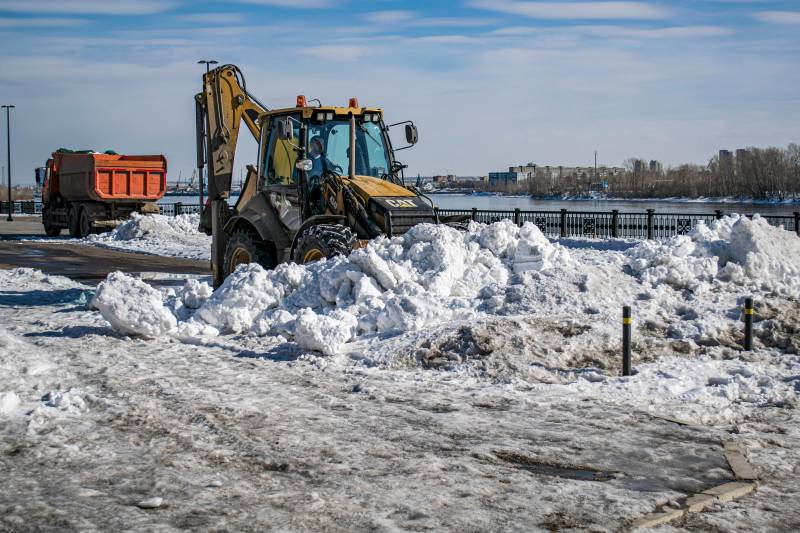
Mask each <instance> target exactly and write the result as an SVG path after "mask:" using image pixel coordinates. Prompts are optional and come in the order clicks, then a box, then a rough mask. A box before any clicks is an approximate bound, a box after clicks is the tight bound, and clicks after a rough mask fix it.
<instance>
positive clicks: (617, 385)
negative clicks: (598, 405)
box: [564, 356, 800, 425]
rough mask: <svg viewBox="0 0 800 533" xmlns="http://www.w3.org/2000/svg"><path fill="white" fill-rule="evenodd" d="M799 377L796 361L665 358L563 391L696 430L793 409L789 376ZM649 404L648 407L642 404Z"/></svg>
mask: <svg viewBox="0 0 800 533" xmlns="http://www.w3.org/2000/svg"><path fill="white" fill-rule="evenodd" d="M798 374H800V361H797V360H786V361H783V364H780V363H779V362H778V361H776V360H774V359H773V358H769V357H767V358H764V359H763V360H761V361H758V360H756V361H742V360H716V359H712V358H710V357H705V356H704V357H698V358H695V359H692V360H691V362H687V361H686V359H685V358H677V357H663V358H661V359H660V360H659V361H658V362H657V363H649V364H644V365H639V366H637V368H636V374H635V375H634V376H631V377H626V378H609V377H607V376H603V375H598V374H595V373H585V374H579V375H578V378H577V380H576V381H574V382H572V383H570V384H569V385H566V386H564V389H566V390H567V391H570V392H571V393H574V394H575V395H576V397H581V398H595V399H599V398H602V399H603V401H607V402H611V403H615V404H618V405H639V406H641V407H643V408H645V409H646V410H647V411H648V412H651V413H656V414H660V415H667V416H671V417H675V418H678V419H681V420H684V421H691V422H692V423H697V424H707V425H720V424H726V423H731V422H734V421H736V420H739V419H741V417H742V415H745V414H749V413H750V412H752V411H753V410H754V409H757V408H763V407H769V406H778V407H781V406H784V405H792V406H794V405H796V404H797V399H798V398H797V392H798V391H797V390H796V389H795V386H794V383H793V381H794V380H793V379H787V375H788V376H796V375H798ZM644 399H647V400H646V401H643V400H644Z"/></svg>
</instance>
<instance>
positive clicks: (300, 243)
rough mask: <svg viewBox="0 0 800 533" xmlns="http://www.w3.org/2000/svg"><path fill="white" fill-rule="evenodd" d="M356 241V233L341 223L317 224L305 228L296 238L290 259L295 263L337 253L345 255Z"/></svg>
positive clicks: (309, 261) (329, 256)
mask: <svg viewBox="0 0 800 533" xmlns="http://www.w3.org/2000/svg"><path fill="white" fill-rule="evenodd" d="M355 243H356V234H355V233H353V230H352V229H350V228H348V227H347V226H342V225H341V224H318V225H316V226H311V227H310V228H306V229H305V230H303V232H302V233H301V234H300V236H299V237H298V238H297V244H296V245H295V247H294V253H293V254H292V260H293V261H294V262H295V263H300V264H304V263H311V262H312V261H318V260H320V259H322V258H323V257H324V258H331V257H334V256H337V255H344V256H347V255H349V254H350V252H351V251H352V250H353V245H355Z"/></svg>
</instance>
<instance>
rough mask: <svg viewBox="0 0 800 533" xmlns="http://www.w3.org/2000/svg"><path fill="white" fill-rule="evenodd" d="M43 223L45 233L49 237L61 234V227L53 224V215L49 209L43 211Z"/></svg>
mask: <svg viewBox="0 0 800 533" xmlns="http://www.w3.org/2000/svg"><path fill="white" fill-rule="evenodd" d="M42 224H44V234H45V235H47V236H48V237H58V236H59V235H61V228H59V227H56V226H53V216H52V215H51V214H50V210H49V209H45V210H43V211H42Z"/></svg>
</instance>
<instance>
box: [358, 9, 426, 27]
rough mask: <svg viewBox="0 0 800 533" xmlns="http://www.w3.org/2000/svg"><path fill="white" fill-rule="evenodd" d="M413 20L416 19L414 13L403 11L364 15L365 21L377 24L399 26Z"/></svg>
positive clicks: (374, 12)
mask: <svg viewBox="0 0 800 533" xmlns="http://www.w3.org/2000/svg"><path fill="white" fill-rule="evenodd" d="M412 18H414V13H413V12H412V11H402V10H390V11H373V12H371V13H367V14H365V15H364V20H366V21H367V22H374V23H376V24H398V23H402V22H407V21H409V20H411V19H412Z"/></svg>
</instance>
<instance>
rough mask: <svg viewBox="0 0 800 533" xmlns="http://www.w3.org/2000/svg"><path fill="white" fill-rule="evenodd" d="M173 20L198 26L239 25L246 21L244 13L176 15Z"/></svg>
mask: <svg viewBox="0 0 800 533" xmlns="http://www.w3.org/2000/svg"><path fill="white" fill-rule="evenodd" d="M175 18H176V19H178V20H185V21H187V22H198V23H200V24H241V23H244V22H246V20H247V17H246V16H245V15H244V13H191V14H189V15H178V16H176V17H175Z"/></svg>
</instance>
